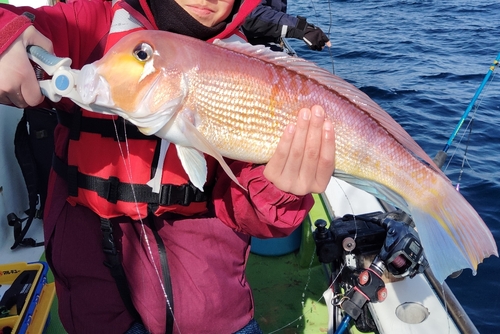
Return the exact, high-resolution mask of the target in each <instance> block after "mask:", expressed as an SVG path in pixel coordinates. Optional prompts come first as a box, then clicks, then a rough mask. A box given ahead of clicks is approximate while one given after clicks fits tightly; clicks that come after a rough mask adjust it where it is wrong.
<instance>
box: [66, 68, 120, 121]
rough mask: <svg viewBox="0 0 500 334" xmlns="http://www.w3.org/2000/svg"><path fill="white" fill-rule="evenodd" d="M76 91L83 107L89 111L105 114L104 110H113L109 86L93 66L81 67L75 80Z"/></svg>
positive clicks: (113, 105) (113, 104)
mask: <svg viewBox="0 0 500 334" xmlns="http://www.w3.org/2000/svg"><path fill="white" fill-rule="evenodd" d="M76 91H77V92H78V94H79V95H80V97H81V101H80V102H82V103H83V104H84V105H87V106H89V107H90V108H91V110H94V111H98V112H104V113H105V112H106V109H115V107H116V106H115V103H114V102H113V99H112V98H111V92H110V88H109V84H108V82H107V81H106V79H104V78H103V77H102V76H101V75H99V73H98V72H97V68H96V67H95V66H94V65H93V64H88V65H85V66H83V67H82V69H81V70H80V74H79V76H78V78H77V80H76Z"/></svg>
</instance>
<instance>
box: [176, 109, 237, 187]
mask: <svg viewBox="0 0 500 334" xmlns="http://www.w3.org/2000/svg"><path fill="white" fill-rule="evenodd" d="M178 117H180V118H181V119H182V120H183V126H184V131H183V133H184V135H185V136H186V139H187V140H188V141H189V142H190V143H191V145H193V147H194V148H196V149H197V150H198V151H201V152H203V153H206V154H208V155H210V156H212V157H214V158H215V159H217V161H218V162H219V164H220V165H221V167H222V169H224V171H225V172H226V174H227V175H228V176H229V177H230V178H231V180H233V181H234V183H236V184H237V185H238V186H240V187H241V188H242V189H244V190H246V189H245V187H243V186H242V185H241V184H240V183H239V182H238V179H237V178H236V176H235V175H234V173H233V171H232V170H231V168H229V166H228V164H227V163H226V161H225V160H224V157H222V155H221V154H220V153H219V151H218V150H217V148H216V147H215V146H214V145H212V144H211V143H210V142H209V141H208V140H207V139H206V138H205V136H203V134H201V133H200V132H199V131H198V130H197V129H196V127H195V126H194V125H193V123H192V122H191V121H190V120H189V119H187V117H185V116H184V115H183V114H182V113H181V114H180V115H179V116H178ZM184 169H185V168H184Z"/></svg>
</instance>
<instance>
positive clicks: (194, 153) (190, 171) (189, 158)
mask: <svg viewBox="0 0 500 334" xmlns="http://www.w3.org/2000/svg"><path fill="white" fill-rule="evenodd" d="M175 148H176V149H177V156H178V157H179V159H180V161H181V164H182V167H183V168H184V170H185V171H186V174H187V175H188V177H189V180H191V182H192V183H193V185H194V186H195V187H196V188H198V189H200V190H201V191H203V185H204V184H205V182H206V181H207V161H206V160H205V156H204V155H203V153H202V152H200V151H198V150H197V149H195V148H192V147H185V146H180V145H176V146H175Z"/></svg>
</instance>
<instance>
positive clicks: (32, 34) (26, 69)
mask: <svg viewBox="0 0 500 334" xmlns="http://www.w3.org/2000/svg"><path fill="white" fill-rule="evenodd" d="M28 45H39V46H41V47H43V48H44V49H45V50H47V51H49V52H52V42H51V41H50V40H49V39H47V38H46V37H45V36H43V35H42V34H41V33H40V32H39V31H38V30H36V29H35V28H34V27H32V26H31V27H28V28H27V29H26V30H25V31H24V32H23V33H22V34H21V35H20V36H19V37H18V38H17V40H16V41H15V42H14V43H13V44H12V45H11V46H10V47H9V48H8V49H7V50H6V51H5V52H4V53H3V54H2V55H0V73H2V80H0V103H1V104H6V105H14V106H16V107H19V108H24V107H27V106H36V105H38V104H40V103H41V102H42V101H43V99H44V97H43V95H42V93H41V92H40V86H39V84H38V81H37V78H36V75H35V71H34V70H33V66H31V63H30V60H29V58H28V55H27V53H26V47H27V46H28ZM4 78H9V79H8V80H5V79H4Z"/></svg>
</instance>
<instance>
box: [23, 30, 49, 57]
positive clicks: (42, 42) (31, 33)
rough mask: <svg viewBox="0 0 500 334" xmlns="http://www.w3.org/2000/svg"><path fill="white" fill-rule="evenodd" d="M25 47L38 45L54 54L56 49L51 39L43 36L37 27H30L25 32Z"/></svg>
mask: <svg viewBox="0 0 500 334" xmlns="http://www.w3.org/2000/svg"><path fill="white" fill-rule="evenodd" d="M23 41H24V46H25V47H27V46H28V45H38V46H40V47H42V48H43V49H45V50H46V51H48V52H49V53H54V47H53V45H52V42H51V40H50V39H48V38H47V37H45V36H44V35H42V34H41V33H40V32H39V31H38V30H36V28H35V27H33V26H30V27H28V28H27V29H26V30H25V35H24V36H23Z"/></svg>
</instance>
